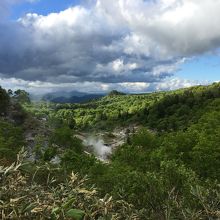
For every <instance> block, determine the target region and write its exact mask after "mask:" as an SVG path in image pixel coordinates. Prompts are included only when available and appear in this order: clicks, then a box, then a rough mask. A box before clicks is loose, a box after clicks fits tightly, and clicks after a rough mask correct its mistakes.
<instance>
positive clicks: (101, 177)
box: [0, 83, 220, 220]
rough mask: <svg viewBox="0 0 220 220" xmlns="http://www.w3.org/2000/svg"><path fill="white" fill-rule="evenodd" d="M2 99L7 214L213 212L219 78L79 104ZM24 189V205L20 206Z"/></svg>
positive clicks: (176, 215) (3, 95)
mask: <svg viewBox="0 0 220 220" xmlns="http://www.w3.org/2000/svg"><path fill="white" fill-rule="evenodd" d="M17 94H20V95H17ZM0 99H1V103H4V105H1V104H0V113H1V117H0V162H1V171H0V175H1V178H2V180H3V181H2V182H1V187H2V188H3V189H4V190H3V191H2V194H1V195H3V196H2V198H1V200H2V201H3V204H4V205H0V207H1V209H2V210H4V212H5V213H6V214H8V215H9V214H10V212H13V213H17V214H18V215H20V216H26V215H30V216H32V218H35V217H36V216H43V215H48V216H53V217H54V219H65V218H66V217H65V216H66V215H67V212H68V211H69V210H71V212H73V213H74V215H75V214H76V213H81V214H80V216H81V217H80V218H79V219H80V220H81V219H100V216H102V217H103V218H104V219H114V216H117V218H116V219H122V220H123V219H134V220H137V219H140V220H142V219H143V220H144V219H147V220H148V219H150V220H151V219H161V220H164V219H167V220H168V219H185V220H188V219H218V218H219V217H220V216H219V204H220V203H219V201H220V198H219V192H220V189H219V180H220V175H219V174H220V170H219V168H220V148H219V146H220V145H219V143H220V84H219V83H214V84H212V85H209V86H196V87H191V88H188V89H179V90H175V91H169V92H158V93H149V94H133V95H128V94H121V93H119V92H115V91H114V92H112V93H110V94H109V95H106V96H104V97H102V98H100V99H95V100H92V101H89V102H86V103H81V104H79V103H53V102H44V101H37V102H31V101H30V100H29V98H28V94H27V93H25V91H19V92H16V93H12V94H11V93H10V95H9V94H8V93H7V91H6V90H4V89H1V92H0ZM25 151H26V153H25ZM19 152H20V153H19ZM17 155H18V156H17ZM21 158H23V159H21ZM15 161H17V162H16V163H13V162H15ZM16 164H17V165H16ZM18 164H19V165H18ZM14 166H15V167H14ZM16 166H17V167H16ZM7 170H10V172H9V171H7ZM7 172H9V173H7ZM16 178H18V179H16ZM23 179H25V181H23V182H22V180H23ZM13 180H15V181H16V182H17V183H15V182H13V183H12V181H13ZM66 181H67V182H68V184H70V185H68V184H67V185H66V183H67V182H66ZM69 181H70V182H71V181H72V182H71V183H70V182H69ZM74 181H75V182H74ZM9 182H10V184H8V183H9ZM16 184H19V185H16ZM71 184H72V185H71ZM74 184H79V185H74ZM10 185H13V186H14V185H16V187H17V188H19V191H16V192H15V193H12V192H13V189H12V188H10ZM60 186H62V187H61V188H59V187H60ZM70 186H71V187H70ZM40 189H41V191H42V189H43V191H42V192H44V193H45V194H46V195H50V198H48V201H50V204H48V203H47V201H45V200H44V199H43V198H44V196H43V195H41V193H40ZM51 190H52V191H51ZM27 191H28V192H29V193H31V195H32V196H31V197H30V198H29V200H30V202H31V204H32V206H31V207H30V210H31V211H30V212H28V211H23V212H22V211H21V210H23V208H22V207H23V206H24V207H26V208H28V207H27V205H26V204H27V200H26V192H27ZM36 191H38V194H39V195H41V197H40V200H39V199H38V200H36V199H35V198H37V197H36V196H37V195H35V192H36ZM58 192H59V193H58ZM12 195H13V196H12ZM69 195H71V196H69ZM80 195H81V196H80ZM82 195H83V196H82ZM82 199H83V200H82ZM11 201H14V203H13V204H15V205H16V206H17V207H19V208H18V210H19V211H13V209H12V206H11V204H12V202H11ZM102 202H103V203H102ZM104 204H105V205H106V206H105V205H104ZM107 204H109V206H108V205H107ZM42 207H47V208H46V209H44V208H42ZM71 207H74V210H73V208H71ZM103 207H105V208H104V211H103ZM54 209H56V210H57V211H54ZM168 212H169V217H167V213H168ZM19 213H20V214H19ZM171 216H172V218H171ZM195 216H196V217H195ZM84 217H85V218H84ZM73 219H74V218H73Z"/></svg>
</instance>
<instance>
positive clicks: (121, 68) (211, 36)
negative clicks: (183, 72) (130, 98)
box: [0, 0, 220, 85]
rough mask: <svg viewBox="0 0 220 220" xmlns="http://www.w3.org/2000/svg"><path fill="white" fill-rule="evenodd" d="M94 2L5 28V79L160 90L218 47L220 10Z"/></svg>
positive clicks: (173, 3)
mask: <svg viewBox="0 0 220 220" xmlns="http://www.w3.org/2000/svg"><path fill="white" fill-rule="evenodd" d="M4 2H5V3H0V10H1V8H2V7H3V6H4V4H5V6H6V5H8V4H6V1H4ZM14 2H16V1H14ZM92 2H93V4H90V7H83V6H76V7H73V8H69V9H67V10H65V11H63V12H60V13H53V14H49V15H48V16H41V15H37V14H27V15H26V16H25V17H23V18H20V19H19V20H18V21H16V22H9V21H7V22H6V21H5V22H2V23H0V36H1V38H0V73H1V74H2V76H3V77H4V78H15V79H23V80H26V81H44V82H48V83H54V84H59V83H76V82H79V83H83V82H88V81H90V82H97V83H104V84H108V83H109V84H112V83H124V82H127V83H132V82H134V83H135V82H138V83H140V82H144V83H158V82H163V80H164V79H166V78H167V77H170V76H172V75H173V73H174V72H175V71H176V70H177V69H178V68H179V65H180V64H181V63H182V62H184V57H191V56H195V55H197V54H201V53H205V52H208V51H212V50H213V49H217V48H218V47H219V46H220V26H219V22H220V14H219V10H220V2H217V1H214V0H203V1H197V0H158V1H154V3H152V1H143V0H137V1H133V0H127V1H125V0H117V1H112V0H111V1H110V0H97V1H92ZM210 12H211V14H212V17H210ZM130 85H131V84H130ZM139 85H140V84H139Z"/></svg>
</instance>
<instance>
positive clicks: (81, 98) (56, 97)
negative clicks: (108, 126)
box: [42, 91, 104, 103]
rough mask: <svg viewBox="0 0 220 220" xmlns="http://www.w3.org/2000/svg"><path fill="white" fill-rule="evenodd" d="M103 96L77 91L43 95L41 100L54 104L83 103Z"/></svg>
mask: <svg viewBox="0 0 220 220" xmlns="http://www.w3.org/2000/svg"><path fill="white" fill-rule="evenodd" d="M103 96H104V94H88V93H82V92H77V91H71V92H54V93H48V94H46V95H44V96H43V98H42V100H44V101H50V102H54V103H84V102H88V101H91V100H93V99H98V98H102V97H103Z"/></svg>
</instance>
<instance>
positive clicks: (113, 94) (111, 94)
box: [108, 90, 126, 96]
mask: <svg viewBox="0 0 220 220" xmlns="http://www.w3.org/2000/svg"><path fill="white" fill-rule="evenodd" d="M118 95H126V94H125V93H123V92H119V91H117V90H112V91H111V92H109V94H108V96H118Z"/></svg>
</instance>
